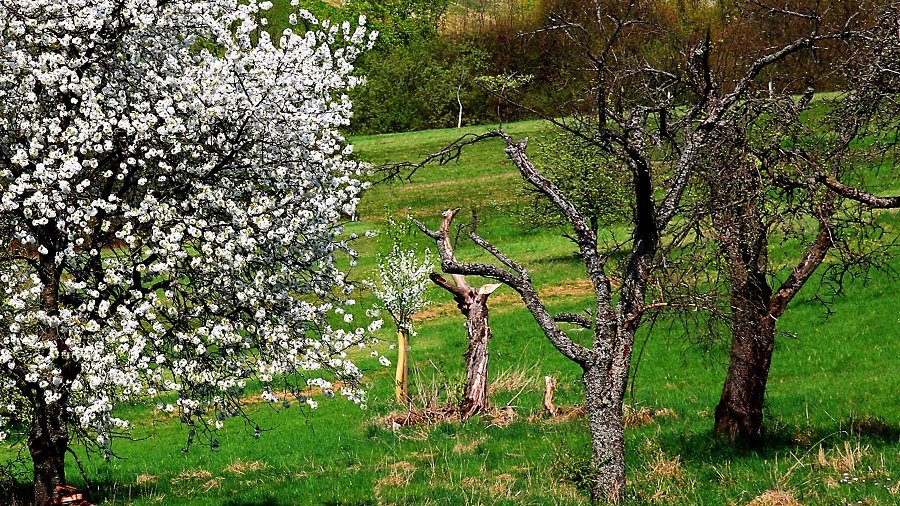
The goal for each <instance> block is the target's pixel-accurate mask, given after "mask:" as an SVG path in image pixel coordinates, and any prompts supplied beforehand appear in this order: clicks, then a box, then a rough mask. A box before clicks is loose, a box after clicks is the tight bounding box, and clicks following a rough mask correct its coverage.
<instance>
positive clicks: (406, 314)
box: [373, 237, 434, 404]
mask: <svg viewBox="0 0 900 506" xmlns="http://www.w3.org/2000/svg"><path fill="white" fill-rule="evenodd" d="M433 268H434V264H433V263H432V261H431V254H430V253H429V252H428V250H426V252H425V255H424V257H423V256H422V255H420V254H419V253H418V252H416V251H415V250H407V249H403V247H402V245H401V244H400V242H399V241H398V239H397V238H396V237H395V238H394V241H393V244H392V245H391V251H390V252H389V253H388V254H387V255H379V258H378V279H377V280H376V283H375V288H374V290H373V291H374V293H375V296H376V297H378V299H379V307H380V309H383V310H385V311H387V312H388V314H390V315H391V318H392V319H393V320H394V323H395V324H396V325H397V374H396V378H395V389H394V392H395V395H396V399H397V402H398V403H400V404H406V403H407V402H408V401H409V380H408V362H407V351H408V349H409V336H410V334H414V333H413V331H412V317H413V315H415V314H416V313H417V312H419V311H421V310H422V308H423V307H425V305H426V304H427V301H426V300H425V289H426V288H428V284H429V283H428V275H429V274H430V273H431V270H432V269H433ZM385 361H386V359H385ZM385 361H382V364H384V363H385ZM387 364H388V365H389V364H390V362H387Z"/></svg>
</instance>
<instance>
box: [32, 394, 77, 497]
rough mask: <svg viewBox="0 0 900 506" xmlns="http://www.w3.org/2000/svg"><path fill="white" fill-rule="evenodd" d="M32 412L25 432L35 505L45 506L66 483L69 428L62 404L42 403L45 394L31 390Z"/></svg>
mask: <svg viewBox="0 0 900 506" xmlns="http://www.w3.org/2000/svg"><path fill="white" fill-rule="evenodd" d="M31 396H32V403H33V404H34V413H33V415H32V420H31V429H30V431H29V432H28V452H29V453H30V454H31V460H32V462H33V463H34V504H35V505H36V506H44V505H45V504H48V503H49V502H50V501H51V500H52V499H53V498H54V497H56V490H57V487H60V486H63V485H65V484H66V469H65V456H66V449H67V448H68V446H69V429H68V426H67V423H66V421H67V415H66V412H65V407H64V406H62V405H60V404H59V403H57V402H54V403H49V404H48V403H46V402H44V393H43V391H41V390H40V389H38V388H34V389H32V391H31Z"/></svg>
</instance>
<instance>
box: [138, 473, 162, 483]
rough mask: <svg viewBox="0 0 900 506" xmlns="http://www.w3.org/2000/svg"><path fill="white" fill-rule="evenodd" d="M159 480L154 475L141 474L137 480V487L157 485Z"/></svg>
mask: <svg viewBox="0 0 900 506" xmlns="http://www.w3.org/2000/svg"><path fill="white" fill-rule="evenodd" d="M157 480H159V476H153V475H152V474H141V475H139V476H138V477H137V478H136V479H135V480H134V484H135V485H146V484H147V483H156V481H157Z"/></svg>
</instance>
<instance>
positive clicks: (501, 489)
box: [491, 473, 516, 498]
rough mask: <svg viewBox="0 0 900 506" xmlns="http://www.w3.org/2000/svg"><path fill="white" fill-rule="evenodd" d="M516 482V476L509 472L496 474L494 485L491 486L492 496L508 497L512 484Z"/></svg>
mask: <svg viewBox="0 0 900 506" xmlns="http://www.w3.org/2000/svg"><path fill="white" fill-rule="evenodd" d="M515 484H516V477H515V476H513V475H511V474H506V473H504V474H499V475H497V478H496V481H495V482H494V486H493V487H491V494H492V496H493V497H507V498H508V497H510V495H511V493H512V489H513V486H514V485H515Z"/></svg>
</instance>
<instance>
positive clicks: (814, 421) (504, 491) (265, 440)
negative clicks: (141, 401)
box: [67, 122, 900, 506]
mask: <svg viewBox="0 0 900 506" xmlns="http://www.w3.org/2000/svg"><path fill="white" fill-rule="evenodd" d="M508 128H509V130H510V131H511V132H512V133H513V134H514V135H517V136H519V135H528V136H530V137H532V138H534V139H539V138H540V136H542V135H545V134H546V133H548V132H549V128H548V127H547V126H546V125H545V124H544V123H541V122H525V123H519V124H514V125H509V127H508ZM460 134H461V132H460V131H457V130H442V131H426V132H418V133H412V134H399V135H391V136H371V137H360V138H357V139H354V143H355V145H356V151H357V153H358V154H359V156H360V157H361V158H363V159H366V160H370V161H372V162H374V163H382V162H385V161H401V160H410V159H416V158H419V157H421V155H423V154H426V153H429V152H432V151H435V150H436V149H438V148H440V147H443V146H444V145H446V144H447V143H449V142H450V141H452V140H453V139H455V138H456V137H458V136H459V135H460ZM519 186H520V182H519V180H518V179H517V172H516V171H515V168H514V167H513V166H512V165H511V164H510V163H509V162H508V161H507V160H506V159H505V156H504V154H503V152H502V149H501V145H500V144H499V142H497V143H493V142H489V143H483V144H480V145H477V146H474V147H472V148H471V149H470V150H467V151H466V152H465V154H464V156H463V158H462V159H461V161H460V162H458V163H454V164H451V165H449V166H446V167H428V168H425V169H422V170H421V171H420V173H419V174H418V175H417V177H416V178H415V179H414V182H413V183H405V184H395V185H393V186H388V185H383V186H376V187H374V188H373V189H372V190H371V191H370V192H369V193H368V194H367V195H366V196H365V198H364V200H363V203H362V205H361V207H360V217H361V221H360V222H359V223H355V224H351V225H350V229H351V230H353V231H357V232H359V231H363V230H366V229H370V228H374V229H378V228H381V227H383V225H384V223H385V222H386V212H387V211H391V212H392V213H393V214H394V215H395V216H400V217H402V216H404V215H405V214H406V213H407V212H409V213H411V214H413V215H415V216H417V217H419V218H421V219H423V220H425V221H426V222H428V223H430V224H431V225H435V224H436V223H437V219H438V216H439V214H440V213H441V212H442V211H443V210H444V209H447V208H450V207H463V208H464V209H465V210H464V211H463V213H468V210H469V209H471V208H472V207H476V206H477V208H478V210H479V218H480V219H481V220H482V222H483V224H482V226H481V228H480V229H479V230H480V233H482V234H483V235H484V236H486V237H488V238H489V239H490V240H492V241H494V242H495V244H497V245H498V246H499V247H500V248H502V249H503V250H504V251H506V252H508V253H509V254H510V255H511V256H513V257H514V258H517V259H520V260H521V261H522V262H523V263H524V264H525V265H526V267H528V268H529V271H530V272H531V273H532V274H533V277H534V279H535V282H536V284H537V285H538V287H539V288H541V289H542V290H545V292H546V293H547V294H548V297H547V301H548V304H549V305H550V306H551V307H552V308H553V309H554V310H569V311H573V310H579V309H580V308H581V307H584V306H585V305H586V304H587V303H588V302H589V300H590V294H589V293H586V291H585V290H584V286H583V284H579V283H578V280H581V279H584V274H583V268H582V267H581V264H580V262H579V261H578V260H577V259H576V258H575V257H574V255H573V253H574V250H575V248H574V247H573V245H572V244H571V243H570V242H569V241H568V240H567V239H565V238H563V237H561V236H560V235H559V233H558V232H557V231H527V230H524V229H522V228H521V227H520V226H519V225H518V224H517V220H516V218H515V216H514V213H513V211H514V209H515V208H516V205H517V193H516V189H517V188H518V187H519ZM465 216H467V214H462V215H461V216H460V220H462V218H463V217H465ZM888 221H890V222H892V223H893V221H895V220H894V218H893V217H890V218H888ZM420 242H421V244H423V245H424V244H426V243H427V241H426V240H425V238H422V239H421V240H420ZM378 243H379V241H378V240H376V239H368V240H361V241H360V242H359V244H358V247H359V250H360V252H361V260H360V265H359V267H358V268H356V269H355V270H354V276H355V277H356V278H358V279H360V278H365V277H367V276H369V275H370V274H371V272H372V269H373V266H374V264H373V254H374V252H375V251H376V249H377V248H378ZM458 253H459V255H460V256H461V257H467V258H484V255H483V253H480V252H477V251H476V250H475V249H474V248H472V247H468V246H464V245H461V246H460V248H459V251H458ZM893 266H894V267H895V268H900V262H898V261H895V262H894V263H893ZM813 289H814V286H810V287H808V288H807V290H806V291H805V292H803V293H802V294H801V296H800V297H798V299H797V300H795V301H794V302H793V304H792V306H791V307H790V308H789V310H788V311H787V313H786V315H785V316H784V318H783V319H782V320H781V321H780V322H779V328H780V330H781V331H782V334H781V335H780V336H779V339H778V344H777V349H776V352H775V358H774V361H773V365H772V372H771V379H770V383H769V385H770V387H769V395H768V397H767V405H768V410H767V413H766V415H767V428H768V438H767V444H766V445H765V447H764V448H762V449H760V450H756V451H750V450H742V449H734V448H730V447H728V446H726V445H724V444H722V443H720V442H717V441H716V440H714V439H712V438H711V437H710V435H711V427H712V421H713V420H712V413H713V410H714V408H715V405H716V402H717V401H718V395H719V391H720V388H721V384H722V381H723V379H724V373H725V365H726V359H727V356H726V354H725V353H724V350H725V346H724V343H718V345H715V346H712V347H708V346H699V345H695V344H692V343H691V342H689V341H687V340H686V339H685V338H684V336H683V333H682V332H681V331H680V330H679V329H678V327H677V326H672V327H671V328H669V326H667V325H663V324H660V325H658V326H657V327H656V328H655V330H654V332H653V335H652V336H649V339H647V340H646V346H645V348H644V349H643V351H642V353H641V362H640V367H639V370H638V374H637V377H636V383H635V389H634V399H633V402H634V407H635V409H641V408H653V409H656V410H663V409H664V410H665V411H660V412H659V416H656V417H655V418H653V419H652V420H650V421H649V422H648V423H646V424H644V425H640V426H637V427H633V428H630V429H628V430H627V434H626V435H627V443H626V444H627V453H628V473H629V489H628V496H629V498H630V503H632V504H646V503H658V504H671V503H677V504H709V505H719V504H747V503H748V502H750V501H751V500H752V499H753V498H754V497H756V496H758V495H760V494H762V493H764V492H766V491H769V490H774V489H777V490H781V491H784V492H785V493H787V492H789V493H791V494H793V496H794V497H795V498H796V499H797V500H799V501H801V502H802V503H804V504H835V505H838V504H858V502H859V501H863V504H870V505H871V504H884V505H890V504H896V503H897V502H898V501H900V490H898V486H897V485H896V483H897V482H898V481H900V409H898V407H897V392H898V391H900V373H898V372H897V357H898V356H900V339H898V337H900V332H898V328H900V320H898V317H900V316H898V311H897V307H898V297H897V295H896V291H895V284H894V282H893V281H891V280H889V279H887V278H885V277H883V276H878V275H876V276H873V278H872V279H871V281H870V282H869V283H868V285H867V286H863V285H862V284H861V283H856V284H852V285H850V286H849V287H848V289H847V293H846V296H845V297H842V298H840V299H838V300H836V301H835V302H834V303H833V304H832V305H831V307H830V309H831V310H832V311H833V312H834V314H833V315H832V316H831V317H830V318H829V319H827V320H823V316H824V309H823V307H822V306H821V305H820V304H819V303H817V302H815V301H814V300H813ZM429 297H430V298H431V299H432V300H433V301H434V303H435V305H436V307H437V308H436V309H432V310H431V312H430V313H429V314H432V315H433V316H432V317H430V318H427V319H425V320H423V321H421V322H420V323H419V325H418V336H416V337H415V338H414V340H413V342H412V352H411V364H412V366H413V369H414V372H413V374H412V378H411V380H412V390H413V392H414V395H415V397H417V398H428V397H431V396H433V395H443V392H446V391H450V392H455V391H458V390H459V387H460V385H461V381H462V365H463V357H462V354H463V352H464V350H465V331H464V329H463V326H462V320H461V317H460V316H459V315H458V314H456V313H455V307H454V306H453V304H452V302H450V301H449V300H448V297H447V296H446V294H444V293H442V292H440V291H438V290H437V289H432V290H431V291H430V292H429ZM358 300H359V301H360V303H359V305H358V307H357V308H356V310H355V312H356V313H357V315H356V316H357V318H358V319H360V320H361V319H363V318H364V316H363V314H362V313H363V310H364V309H365V307H366V306H367V305H369V304H371V302H372V300H371V299H370V298H369V297H368V296H366V295H365V294H361V296H360V297H359V298H358ZM491 309H492V313H491V323H492V326H493V330H494V339H493V341H492V344H491V352H492V353H491V374H492V375H493V378H494V379H495V380H496V381H498V382H500V383H501V386H502V388H500V389H497V390H496V391H494V392H493V394H492V402H493V404H494V405H495V406H499V407H503V406H505V405H507V404H509V405H511V406H513V407H514V411H515V415H514V416H511V417H500V418H490V417H483V418H476V419H473V420H470V421H468V422H465V423H442V424H439V425H437V426H432V427H412V428H404V429H400V430H397V431H393V430H391V429H390V428H387V427H386V426H385V425H384V424H383V423H381V421H380V420H381V418H383V417H384V416H385V415H386V414H388V413H390V412H391V411H392V410H394V409H395V406H394V405H393V402H392V401H393V399H392V398H393V385H392V373H393V371H392V369H391V368H383V367H381V366H379V365H378V364H377V362H376V361H375V360H374V359H372V358H371V357H369V356H368V354H367V353H363V354H361V355H360V356H359V357H358V364H359V365H360V366H361V367H362V369H363V370H364V371H365V380H364V381H365V383H366V386H367V389H368V392H369V402H368V409H366V410H361V409H359V408H358V407H356V406H354V405H352V404H351V403H349V402H347V401H345V400H341V399H335V400H332V401H327V400H321V402H320V404H319V409H318V410H315V411H311V412H310V411H302V410H300V409H299V408H298V407H296V406H295V407H291V408H289V409H283V410H281V411H280V412H275V410H273V409H272V408H270V407H269V406H267V405H263V404H251V405H250V406H249V407H248V410H249V412H250V413H251V415H252V417H253V419H254V421H255V422H258V423H259V425H260V426H261V427H263V428H264V429H272V430H271V431H269V430H266V431H265V432H264V433H263V434H262V436H261V437H260V438H259V439H256V438H254V437H253V434H252V433H253V431H252V429H251V428H250V427H247V426H244V425H241V423H239V422H238V421H237V420H233V421H231V423H230V424H228V425H226V428H225V430H224V431H223V432H222V433H221V434H219V435H218V438H219V440H220V442H221V446H220V447H219V448H218V449H216V450H213V449H212V448H211V447H210V446H209V445H204V444H202V443H201V444H196V445H194V446H193V447H191V448H190V450H189V451H188V452H187V453H183V452H182V447H184V445H185V440H186V437H187V434H186V429H185V428H184V427H183V426H181V425H180V423H179V422H178V420H177V419H173V418H168V417H165V416H163V415H160V414H158V413H154V412H153V411H152V409H151V408H149V407H147V406H142V405H135V406H130V407H124V408H122V410H123V412H127V414H128V415H129V416H130V418H131V419H132V420H133V421H134V422H135V428H134V431H133V433H132V437H133V439H134V440H133V441H118V442H117V443H116V444H115V446H114V450H115V451H116V452H117V453H118V455H119V456H120V457H121V458H117V459H112V460H111V461H109V462H105V461H103V460H102V459H99V458H98V457H97V456H96V455H92V456H87V455H85V454H84V453H79V455H80V458H81V460H82V462H83V465H84V467H85V470H86V471H87V474H88V476H89V477H90V479H91V480H92V490H93V494H94V499H95V500H96V501H97V502H99V503H101V504H110V505H125V504H134V505H155V504H162V505H183V504H191V505H232V506H238V505H240V506H251V505H253V506H256V505H259V506H262V505H293V504H348V505H349V504H448V505H451V504H452V505H455V504H586V503H587V497H586V496H585V494H584V493H583V491H582V490H581V488H579V487H580V484H581V483H582V482H583V477H584V476H585V472H586V462H587V459H588V455H589V450H588V434H587V426H586V422H585V420H584V418H579V417H574V418H572V419H568V420H547V419H545V418H543V417H542V416H541V413H540V411H541V409H540V406H541V397H542V388H543V376H544V375H552V376H554V377H556V378H557V379H558V380H559V388H558V391H557V396H556V402H557V404H558V405H560V406H564V407H569V408H571V407H572V406H574V405H576V404H577V403H578V402H579V401H580V399H581V398H582V395H583V392H582V387H581V385H580V383H579V371H578V369H577V367H575V366H573V364H571V363H569V362H567V361H566V360H565V359H564V358H562V357H561V356H560V355H559V354H558V353H557V352H556V351H555V350H554V349H553V348H552V346H550V344H549V343H548V342H547V340H546V338H545V337H544V336H543V334H542V333H541V332H540V330H539V329H538V327H537V325H536V324H535V323H534V322H533V320H532V318H531V316H530V315H529V314H528V313H527V312H526V311H525V310H524V308H523V307H522V305H521V303H520V302H519V301H518V299H517V298H516V297H515V294H513V293H512V291H510V290H509V289H506V288H502V289H500V290H498V292H496V294H495V295H493V296H492V304H491ZM382 337H383V338H384V340H385V343H384V344H383V345H380V346H379V350H380V351H382V352H383V353H385V354H386V355H387V356H388V357H389V358H391V359H392V360H393V359H394V358H395V353H396V352H395V351H393V350H389V349H388V347H387V343H389V342H390V340H391V339H392V338H393V337H392V331H391V329H390V328H386V329H384V331H383V332H382ZM587 337H588V336H587V335H585V339H587ZM646 337H648V336H646V334H642V335H640V336H639V342H640V343H643V342H644V340H645V338H646ZM629 402H631V400H629ZM820 451H821V454H820ZM69 460H70V462H69V467H68V469H67V472H68V473H69V477H70V478H71V480H72V481H73V483H74V484H75V485H76V486H84V483H83V481H82V479H81V478H80V476H79V472H78V469H77V467H76V466H75V463H74V460H73V459H69ZM236 463H237V465H236ZM240 464H243V465H240ZM845 473H846V474H845ZM771 504H777V503H771Z"/></svg>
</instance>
